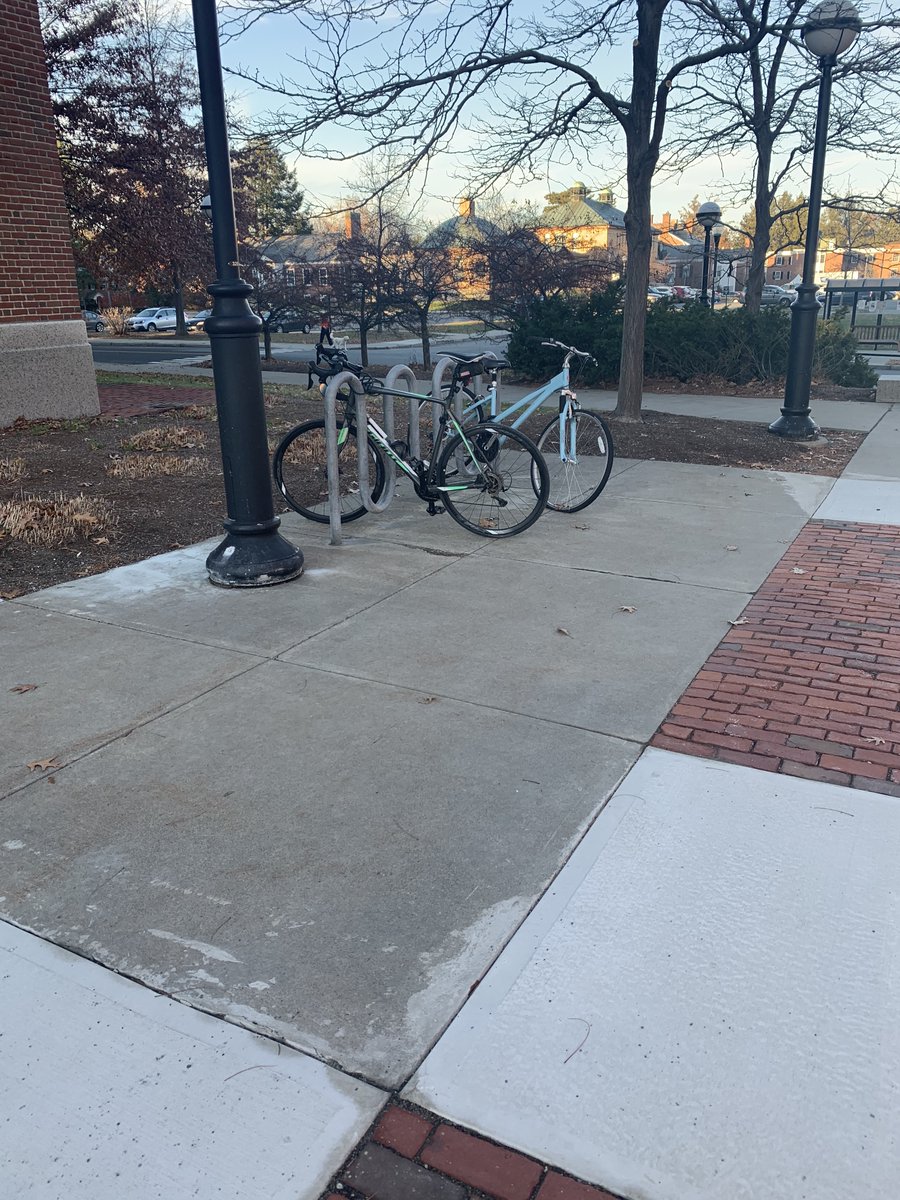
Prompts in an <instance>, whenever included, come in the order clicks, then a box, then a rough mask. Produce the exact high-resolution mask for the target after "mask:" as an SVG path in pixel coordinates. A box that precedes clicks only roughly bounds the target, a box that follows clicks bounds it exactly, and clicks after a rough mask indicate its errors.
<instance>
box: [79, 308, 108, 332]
mask: <svg viewBox="0 0 900 1200" xmlns="http://www.w3.org/2000/svg"><path fill="white" fill-rule="evenodd" d="M81 315H82V317H83V318H84V323H85V325H86V326H87V328H88V329H89V330H90V331H91V333H103V331H104V329H106V322H105V321H104V320H103V318H102V317H101V315H100V313H98V312H94V310H93V309H91V308H83V309H82V310H81Z"/></svg>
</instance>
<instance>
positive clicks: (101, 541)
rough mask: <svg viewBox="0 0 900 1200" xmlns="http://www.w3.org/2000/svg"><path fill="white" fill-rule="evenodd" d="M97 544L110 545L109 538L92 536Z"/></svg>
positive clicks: (92, 539)
mask: <svg viewBox="0 0 900 1200" xmlns="http://www.w3.org/2000/svg"><path fill="white" fill-rule="evenodd" d="M91 541H92V542H93V543H94V545H95V546H108V545H109V538H91Z"/></svg>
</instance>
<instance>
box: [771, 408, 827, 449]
mask: <svg viewBox="0 0 900 1200" xmlns="http://www.w3.org/2000/svg"><path fill="white" fill-rule="evenodd" d="M769 433H774V434H775V435H776V436H777V437H784V438H795V439H796V440H797V441H807V442H811V441H815V439H816V438H817V437H818V436H819V427H818V425H817V424H816V423H815V421H814V420H813V419H812V417H811V416H810V415H809V409H808V408H807V409H806V410H802V409H801V410H800V411H799V412H798V411H797V410H796V409H793V408H783V409H782V410H781V416H780V417H779V418H778V420H777V421H773V422H772V424H771V425H770V426H769Z"/></svg>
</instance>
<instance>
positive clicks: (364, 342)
mask: <svg viewBox="0 0 900 1200" xmlns="http://www.w3.org/2000/svg"><path fill="white" fill-rule="evenodd" d="M359 359H360V362H361V363H362V365H363V366H364V367H367V366H368V365H369V326H368V323H367V322H366V321H364V320H363V321H360V323H359Z"/></svg>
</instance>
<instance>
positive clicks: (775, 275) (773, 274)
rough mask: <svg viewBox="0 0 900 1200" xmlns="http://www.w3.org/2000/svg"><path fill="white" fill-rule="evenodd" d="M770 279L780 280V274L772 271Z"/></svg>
mask: <svg viewBox="0 0 900 1200" xmlns="http://www.w3.org/2000/svg"><path fill="white" fill-rule="evenodd" d="M775 261H776V262H778V259H777V258H776V259H775ZM772 278H773V279H780V278H781V272H780V271H773V272H772Z"/></svg>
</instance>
